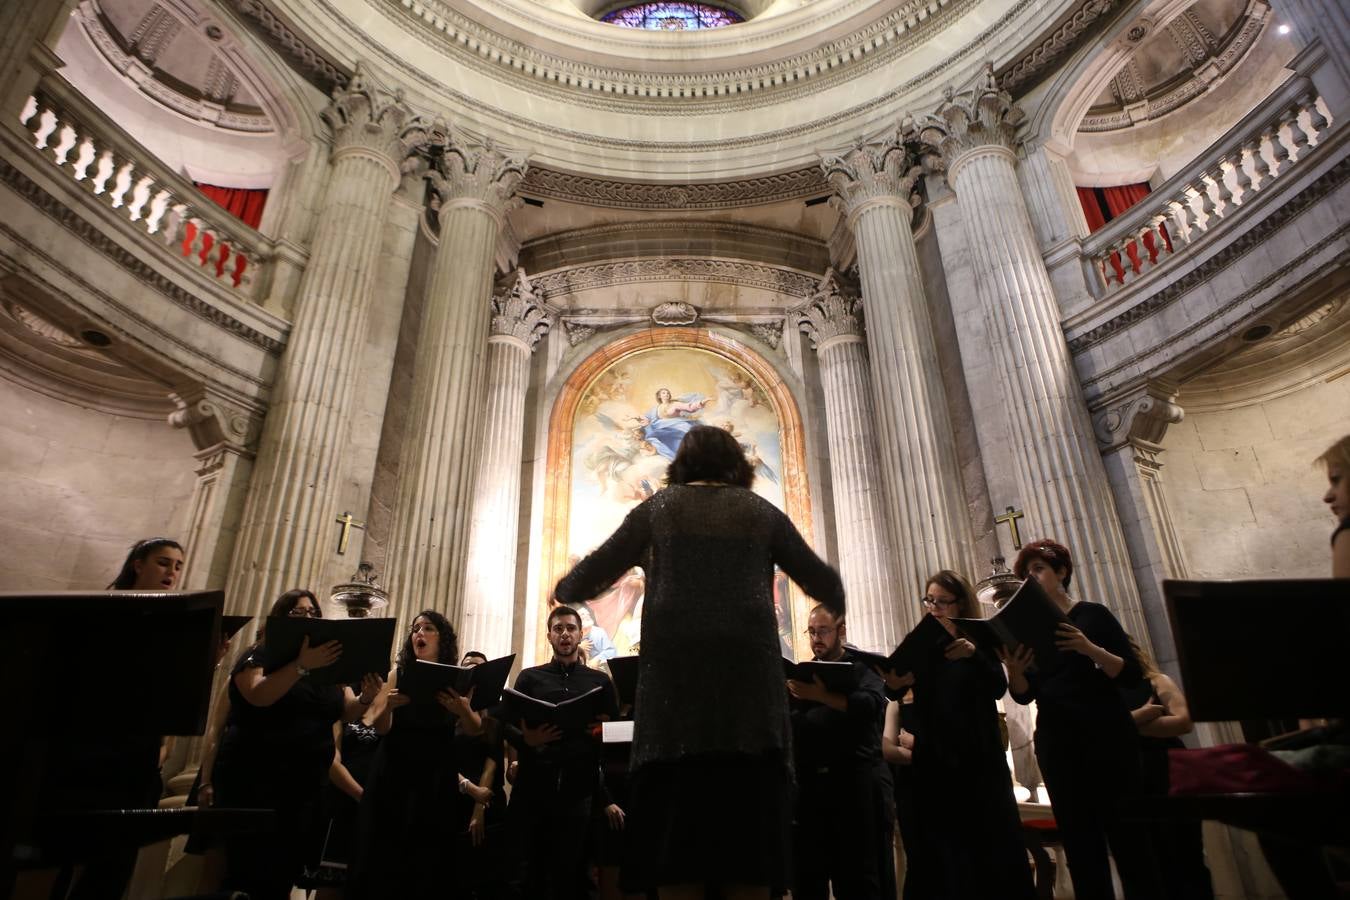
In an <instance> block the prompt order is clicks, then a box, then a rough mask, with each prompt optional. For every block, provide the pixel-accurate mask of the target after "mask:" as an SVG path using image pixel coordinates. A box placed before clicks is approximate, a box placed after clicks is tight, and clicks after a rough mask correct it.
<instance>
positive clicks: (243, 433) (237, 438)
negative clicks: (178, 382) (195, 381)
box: [169, 385, 262, 455]
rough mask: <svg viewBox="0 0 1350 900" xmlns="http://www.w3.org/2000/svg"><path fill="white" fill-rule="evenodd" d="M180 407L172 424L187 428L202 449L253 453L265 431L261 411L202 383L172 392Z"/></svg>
mask: <svg viewBox="0 0 1350 900" xmlns="http://www.w3.org/2000/svg"><path fill="white" fill-rule="evenodd" d="M169 398H170V399H171V400H173V402H174V404H176V405H177V407H178V408H177V409H175V410H174V411H173V412H171V413H169V424H170V425H172V426H173V427H174V428H186V429H187V430H188V433H189V434H191V435H192V443H193V444H194V445H195V446H196V447H197V449H198V450H199V451H204V450H210V449H212V448H215V447H223V448H227V449H230V450H233V451H234V452H236V453H243V454H248V455H252V453H253V451H254V450H255V449H256V448H257V441H258V437H259V435H260V434H261V433H262V414H261V412H260V411H258V410H254V409H248V408H246V407H244V406H241V405H239V404H237V403H233V402H231V401H229V400H226V399H224V398H222V397H221V396H219V395H218V394H216V393H215V392H214V391H212V390H211V389H210V388H207V387H203V386H200V385H193V386H191V387H186V388H181V389H179V390H178V391H177V392H176V393H172V394H170V395H169Z"/></svg>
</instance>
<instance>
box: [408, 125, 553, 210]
mask: <svg viewBox="0 0 1350 900" xmlns="http://www.w3.org/2000/svg"><path fill="white" fill-rule="evenodd" d="M528 168H529V161H528V160H527V158H526V157H525V156H519V155H517V156H507V155H506V154H504V153H501V152H500V151H498V150H497V149H496V147H495V146H493V144H492V142H491V141H487V142H485V143H481V144H477V143H470V142H468V141H465V140H461V139H460V138H458V137H456V136H455V135H450V136H449V137H448V139H447V140H446V142H445V146H444V151H443V153H442V154H441V156H440V165H438V166H437V167H435V168H433V169H432V170H431V171H429V172H428V173H427V180H428V181H429V182H430V183H431V187H432V189H433V190H434V191H435V192H436V194H437V196H438V197H439V198H440V201H441V211H442V212H441V214H442V215H444V211H445V210H447V209H453V208H454V207H456V206H475V207H478V208H480V209H483V210H485V211H487V212H488V213H489V214H491V215H492V216H493V218H495V219H497V221H498V223H499V224H500V223H504V222H505V220H506V213H507V211H508V210H509V209H511V208H512V206H513V205H514V204H516V203H519V202H520V201H519V200H518V199H517V198H516V196H515V192H516V188H517V187H518V186H519V185H520V181H521V179H522V178H524V177H525V171H526V169H528Z"/></svg>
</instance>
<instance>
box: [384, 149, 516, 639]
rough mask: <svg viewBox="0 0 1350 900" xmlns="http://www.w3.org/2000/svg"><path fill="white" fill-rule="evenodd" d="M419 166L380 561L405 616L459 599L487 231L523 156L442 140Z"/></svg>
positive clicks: (483, 347)
mask: <svg viewBox="0 0 1350 900" xmlns="http://www.w3.org/2000/svg"><path fill="white" fill-rule="evenodd" d="M441 161H442V162H441V164H440V165H439V166H438V167H437V169H435V170H433V171H432V172H431V173H430V174H429V178H430V180H431V183H432V186H433V188H434V189H435V190H436V192H437V194H438V195H439V198H440V202H441V206H440V212H439V216H440V244H439V245H438V246H437V248H436V258H435V260H434V261H433V262H432V271H431V277H430V280H429V283H428V285H427V292H426V305H425V307H424V309H423V314H422V328H421V331H420V334H419V336H418V341H417V356H416V366H415V370H414V371H415V373H416V374H415V375H414V380H413V396H412V403H411V404H410V407H409V410H408V421H409V422H410V423H412V425H411V428H412V431H411V432H410V433H409V434H408V435H407V437H406V441H405V443H404V447H403V454H402V458H401V461H400V466H399V484H398V496H397V499H396V501H395V504H394V512H393V518H394V524H393V532H392V535H391V539H390V546H389V552H388V556H387V558H386V571H387V573H388V578H389V597H390V605H391V607H393V611H394V613H395V614H397V615H399V616H401V617H403V618H406V617H407V616H408V615H410V614H411V613H415V612H416V611H417V610H418V609H420V608H425V607H431V608H434V609H439V610H444V611H447V612H449V613H451V615H453V614H454V612H455V610H456V608H458V607H459V606H460V601H461V596H460V595H461V592H462V591H463V589H464V575H465V560H466V559H467V556H468V547H469V522H470V516H471V514H472V508H473V498H474V477H475V475H476V474H477V466H478V457H479V446H480V442H481V440H482V435H483V426H484V423H485V422H486V418H487V417H486V411H485V405H484V399H485V396H484V395H485V389H486V386H487V366H486V365H485V360H484V357H485V356H486V354H487V346H488V329H489V325H490V322H491V318H492V305H491V302H490V299H491V296H492V287H493V272H494V268H495V265H494V261H495V256H496V249H497V240H498V237H499V236H500V234H501V231H502V226H503V223H504V221H505V217H506V212H507V209H508V207H509V206H510V205H511V204H512V203H513V202H514V200H513V197H514V191H515V189H516V185H518V184H519V183H520V179H521V178H522V177H524V174H525V169H526V162H525V160H524V159H523V158H520V157H510V156H506V155H504V154H502V153H500V152H498V151H497V150H496V149H495V148H494V147H492V146H491V145H487V146H483V145H470V144H468V143H466V142H464V141H462V140H460V139H459V138H457V137H454V136H451V137H449V138H447V140H446V144H445V148H444V153H443V154H442V155H441Z"/></svg>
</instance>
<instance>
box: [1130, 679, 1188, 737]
mask: <svg viewBox="0 0 1350 900" xmlns="http://www.w3.org/2000/svg"><path fill="white" fill-rule="evenodd" d="M1153 690H1154V691H1155V692H1156V693H1157V695H1158V699H1159V700H1161V701H1162V705H1163V708H1164V710H1165V711H1164V712H1163V714H1162V715H1160V716H1158V717H1157V718H1156V719H1154V720H1153V721H1152V722H1148V723H1146V724H1144V725H1141V726H1139V733H1140V734H1142V735H1146V736H1148V737H1181V736H1182V735H1183V734H1190V733H1191V732H1192V731H1194V730H1195V724H1194V723H1193V722H1192V721H1191V711H1190V707H1188V706H1187V705H1186V695H1185V694H1183V693H1181V688H1179V687H1177V683H1176V682H1175V681H1173V680H1172V679H1170V678H1168V677H1167V676H1166V675H1163V674H1161V673H1159V674H1157V675H1155V676H1153Z"/></svg>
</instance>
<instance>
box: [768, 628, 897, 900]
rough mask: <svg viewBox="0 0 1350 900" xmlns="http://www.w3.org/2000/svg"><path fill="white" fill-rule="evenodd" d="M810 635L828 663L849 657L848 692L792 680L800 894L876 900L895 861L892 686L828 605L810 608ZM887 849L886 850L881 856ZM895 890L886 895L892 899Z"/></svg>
mask: <svg viewBox="0 0 1350 900" xmlns="http://www.w3.org/2000/svg"><path fill="white" fill-rule="evenodd" d="M806 635H807V637H809V638H810V639H811V653H812V654H813V656H814V657H815V659H816V660H818V661H822V662H847V663H850V664H851V665H852V666H853V674H854V682H853V687H852V689H851V690H849V692H848V693H837V692H834V691H830V690H827V689H826V688H825V685H824V684H823V683H821V681H820V679H819V678H817V679H816V680H815V681H814V682H812V683H809V684H808V683H806V682H802V681H789V682H788V693H789V694H790V695H791V697H792V706H791V710H792V739H793V752H794V755H795V761H796V766H797V789H798V793H797V814H796V822H795V826H794V827H795V834H794V839H795V843H796V854H795V855H796V862H797V872H796V886H795V887H794V888H793V891H792V896H793V898H794V900H825V898H827V897H828V896H829V895H830V890H831V888H833V891H834V896H835V897H836V898H837V900H878V898H880V897H882V896H883V895H882V888H881V885H882V884H883V883H890V882H889V880H888V879H883V877H882V870H883V867H885V866H890V865H891V862H890V853H889V849H888V848H889V846H890V841H889V837H888V836H887V833H888V825H887V823H888V821H889V820H890V819H891V815H890V810H889V806H888V803H887V798H889V797H890V796H891V793H892V791H891V782H890V772H889V770H888V769H887V768H886V765H885V763H884V762H883V761H882V757H881V731H882V727H883V725H884V724H885V715H886V687H885V685H884V684H883V683H882V681H881V678H880V677H879V676H878V675H877V674H876V673H875V672H873V671H872V670H871V668H869V667H868V666H867V665H865V664H864V663H862V662H861V661H860V660H858V659H856V658H855V657H854V656H853V654H852V652H851V651H850V650H849V648H848V647H846V646H845V643H844V642H845V640H846V637H847V625H846V624H845V622H844V619H843V617H842V616H840V617H836V616H835V614H834V613H833V612H831V611H830V610H829V609H827V608H825V607H824V606H817V607H816V608H815V609H813V610H811V615H810V617H809V619H808V620H807V629H806ZM883 850H884V856H883ZM893 898H894V890H893V889H892V892H891V895H890V897H888V898H887V900H893Z"/></svg>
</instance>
